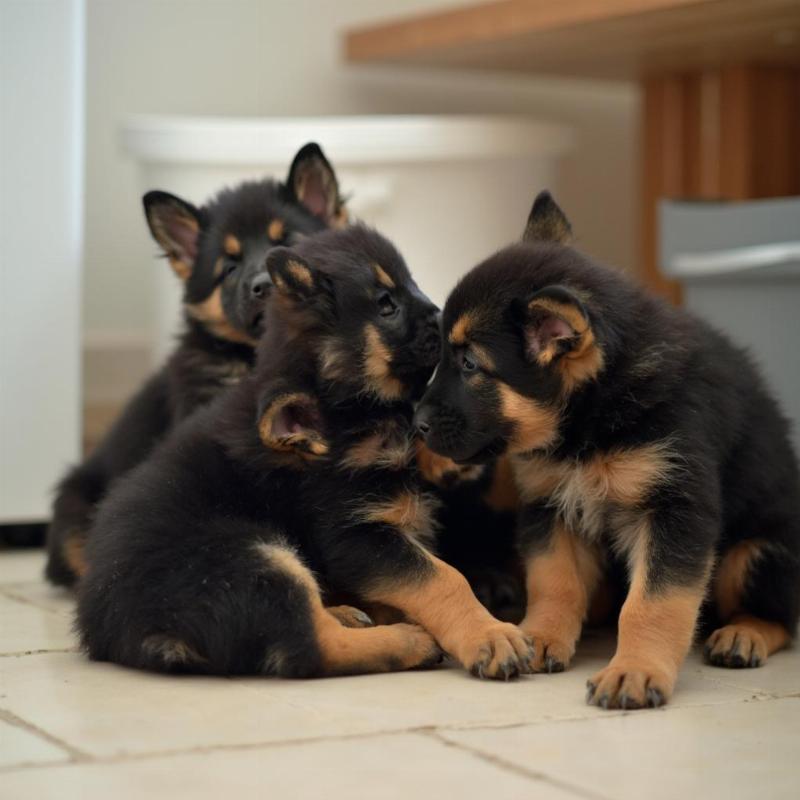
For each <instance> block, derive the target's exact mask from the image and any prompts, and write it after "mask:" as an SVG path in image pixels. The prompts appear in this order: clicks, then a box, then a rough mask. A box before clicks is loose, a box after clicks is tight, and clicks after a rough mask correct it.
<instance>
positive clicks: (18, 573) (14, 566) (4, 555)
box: [0, 550, 44, 584]
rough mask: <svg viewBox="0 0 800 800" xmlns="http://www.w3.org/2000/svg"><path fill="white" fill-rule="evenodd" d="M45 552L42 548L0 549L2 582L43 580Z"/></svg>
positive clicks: (0, 581) (0, 578)
mask: <svg viewBox="0 0 800 800" xmlns="http://www.w3.org/2000/svg"><path fill="white" fill-rule="evenodd" d="M43 574H44V553H43V551H41V550H2V551H0V584H4V583H22V582H24V581H41V580H43V578H42V575H43Z"/></svg>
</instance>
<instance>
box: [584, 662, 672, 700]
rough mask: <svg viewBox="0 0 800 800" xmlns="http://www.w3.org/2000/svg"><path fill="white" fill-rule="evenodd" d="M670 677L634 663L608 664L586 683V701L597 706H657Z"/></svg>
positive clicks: (666, 691)
mask: <svg viewBox="0 0 800 800" xmlns="http://www.w3.org/2000/svg"><path fill="white" fill-rule="evenodd" d="M673 683H674V680H673V679H672V678H671V677H670V676H669V675H667V674H666V673H665V672H664V671H662V670H658V669H653V668H650V667H647V666H644V665H642V666H637V665H635V664H620V665H613V664H609V665H608V666H607V667H606V668H605V669H603V670H600V672H598V673H597V674H596V675H594V676H593V677H592V678H590V679H589V680H588V681H587V683H586V702H587V703H589V705H594V706H599V707H600V708H606V709H610V708H621V709H623V710H634V709H639V708H657V707H658V706H663V705H664V703H666V702H667V700H668V699H669V697H670V695H671V693H672V685H673Z"/></svg>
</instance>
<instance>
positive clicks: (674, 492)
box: [417, 194, 800, 708]
mask: <svg viewBox="0 0 800 800" xmlns="http://www.w3.org/2000/svg"><path fill="white" fill-rule="evenodd" d="M569 232H570V228H569V223H568V222H567V221H566V218H565V217H564V216H563V214H562V212H561V211H560V209H558V207H557V206H556V205H555V203H554V202H553V201H552V199H551V198H550V197H549V195H546V194H544V195H542V196H540V197H539V198H538V199H537V202H536V203H535V205H534V208H533V211H532V213H531V218H530V220H529V223H528V227H527V229H526V241H524V242H523V243H521V244H518V245H515V246H512V247H509V248H507V249H505V250H502V251H501V252H499V253H498V254H496V255H495V256H493V257H491V258H489V259H488V260H487V261H485V262H484V263H483V264H481V265H479V266H478V267H476V268H475V269H474V270H473V271H472V272H470V273H469V274H468V275H467V276H466V277H465V278H464V279H463V280H462V281H461V282H460V284H459V285H458V286H457V287H456V289H455V290H454V291H453V293H452V294H451V296H450V298H449V299H448V301H447V304H446V307H445V310H444V316H443V322H444V344H443V351H442V359H441V362H440V364H439V367H438V370H437V373H436V377H435V380H434V381H433V384H432V385H431V386H430V388H429V390H428V391H427V393H426V395H425V397H424V398H423V400H422V402H421V404H420V408H419V410H418V416H417V420H418V423H419V424H420V425H421V427H422V429H423V430H424V431H426V432H427V445H428V446H429V447H430V448H431V449H432V450H434V451H436V452H438V453H441V454H443V455H445V456H448V457H451V458H453V459H455V460H456V461H457V462H459V463H475V462H480V461H482V460H484V459H486V458H489V457H497V456H498V455H500V454H510V455H511V457H512V462H513V467H514V475H515V479H516V484H517V487H518V490H519V492H520V494H521V497H522V500H523V504H524V507H523V510H522V512H521V514H520V518H519V525H518V543H519V547H520V550H521V553H522V555H523V558H524V559H525V561H526V566H527V583H528V611H527V614H526V618H525V620H524V621H523V623H522V628H523V630H525V631H526V632H527V633H528V634H529V635H531V636H532V637H533V638H534V640H535V642H536V644H537V645H538V648H537V657H536V666H537V668H538V669H540V670H546V671H554V670H559V669H563V668H564V667H565V666H566V665H567V663H568V662H569V659H570V657H571V656H572V653H573V651H574V647H575V642H576V640H577V638H578V635H579V633H580V628H581V621H582V619H583V617H584V616H585V614H586V612H587V609H588V606H589V602H590V600H591V597H592V594H593V592H594V591H595V589H596V588H597V586H598V585H599V583H600V580H601V576H602V574H603V572H605V571H607V570H608V568H609V566H610V565H612V564H613V562H617V563H618V562H622V564H624V566H625V568H626V571H627V574H628V582H629V588H628V593H627V598H626V600H625V603H624V605H623V607H622V610H621V614H620V622H619V644H618V650H617V654H616V656H615V657H614V659H613V660H612V662H611V664H610V665H609V666H608V667H607V668H606V669H605V670H603V671H602V672H601V673H599V674H598V675H596V676H595V677H594V678H593V679H592V681H591V682H590V693H589V699H590V701H591V702H594V703H597V704H599V705H602V706H603V707H627V708H632V707H641V706H644V705H657V704H659V703H661V702H664V701H665V700H666V699H667V698H668V697H669V695H670V693H671V691H672V688H673V685H674V682H675V678H676V675H677V671H678V668H679V666H680V664H681V663H682V661H683V658H684V656H685V654H686V651H687V649H688V647H689V645H690V642H691V640H692V636H693V633H694V629H695V624H696V621H697V618H698V612H699V611H700V608H701V605H702V604H703V602H704V599H705V598H708V602H707V604H706V612H707V614H706V616H707V618H709V620H710V622H711V623H712V624H713V625H715V626H721V627H718V629H717V630H715V632H714V633H712V634H711V637H710V638H709V640H708V642H707V646H706V655H707V657H708V659H709V660H710V661H711V662H712V663H714V664H718V665H720V666H731V667H738V666H758V665H759V664H761V663H763V661H764V660H765V659H766V657H767V655H768V654H769V653H771V652H773V651H775V650H777V649H779V648H780V647H782V646H784V645H785V644H786V643H787V642H788V641H789V639H790V637H791V635H792V634H793V633H794V631H795V628H796V625H797V621H798V614H799V613H800V488H799V487H798V469H797V462H796V459H795V455H794V454H793V452H792V450H791V446H790V444H789V439H788V436H787V423H786V421H785V419H784V418H783V417H782V415H781V413H780V411H779V409H778V408H777V406H776V403H775V401H774V400H773V398H772V397H771V396H770V394H769V392H768V390H767V389H766V387H765V386H764V382H763V381H762V379H761V377H760V375H759V373H758V371H757V369H756V368H755V367H754V365H753V363H752V361H751V359H750V357H749V356H748V355H747V354H746V353H745V352H744V351H742V350H741V349H739V348H737V347H735V346H734V345H733V344H731V343H730V341H729V340H728V339H727V338H726V337H725V336H723V335H722V334H720V333H719V332H718V331H716V330H714V329H712V328H711V327H710V326H708V325H707V324H705V323H704V322H702V321H701V320H699V319H697V318H695V317H694V316H692V315H690V314H688V313H686V312H685V311H682V310H680V309H675V308H672V307H669V306H667V305H666V304H664V303H662V302H661V301H659V300H657V299H655V298H653V297H651V296H650V295H648V294H647V293H645V292H644V291H642V290H641V289H640V288H638V287H636V286H635V285H634V284H633V283H632V282H631V281H630V280H629V279H627V278H626V277H625V276H624V275H622V274H621V273H619V272H616V271H613V270H610V269H606V268H604V267H601V266H600V265H598V264H596V263H595V262H593V261H591V260H590V259H589V258H587V257H586V256H584V255H582V254H581V253H579V252H578V251H576V250H574V249H573V248H572V247H570V246H568V244H567V243H566V240H567V238H568V236H569Z"/></svg>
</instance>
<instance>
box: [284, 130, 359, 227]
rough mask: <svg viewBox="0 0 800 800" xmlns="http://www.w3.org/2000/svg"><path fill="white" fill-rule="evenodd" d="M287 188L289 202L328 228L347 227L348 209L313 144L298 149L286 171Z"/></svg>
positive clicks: (323, 158) (315, 145) (336, 184)
mask: <svg viewBox="0 0 800 800" xmlns="http://www.w3.org/2000/svg"><path fill="white" fill-rule="evenodd" d="M286 188H287V189H288V191H289V196H290V198H291V199H293V200H295V201H296V202H298V203H301V204H302V205H304V206H305V207H306V208H307V209H308V210H309V211H310V212H311V213H312V214H313V215H314V216H315V217H319V218H320V219H321V220H322V221H323V222H324V223H325V224H326V225H327V226H328V227H329V228H343V227H344V226H345V225H346V224H347V209H346V208H345V205H344V201H343V200H342V197H341V195H340V194H339V182H338V181H337V180H336V173H335V172H334V171H333V167H332V166H331V165H330V163H329V162H328V159H327V158H325V155H324V154H323V152H322V149H321V148H320V146H319V145H318V144H316V143H315V142H309V144H307V145H305V146H304V147H302V148H300V150H299V151H298V153H297V155H296V156H295V157H294V161H292V166H291V167H289V176H288V177H287V179H286Z"/></svg>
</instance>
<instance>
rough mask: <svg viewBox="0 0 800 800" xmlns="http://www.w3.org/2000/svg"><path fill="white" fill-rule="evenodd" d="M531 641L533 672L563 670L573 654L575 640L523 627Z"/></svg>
mask: <svg viewBox="0 0 800 800" xmlns="http://www.w3.org/2000/svg"><path fill="white" fill-rule="evenodd" d="M524 630H525V633H526V634H527V635H528V637H529V638H530V639H531V641H532V642H533V652H534V658H533V670H534V672H548V673H553V672H563V671H564V670H565V669H566V668H567V667H568V666H569V662H570V661H571V660H572V656H573V655H575V642H568V641H565V640H564V639H561V638H559V637H557V636H553V635H551V634H548V633H543V632H537V631H532V630H528V629H527V628H525V629H524Z"/></svg>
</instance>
